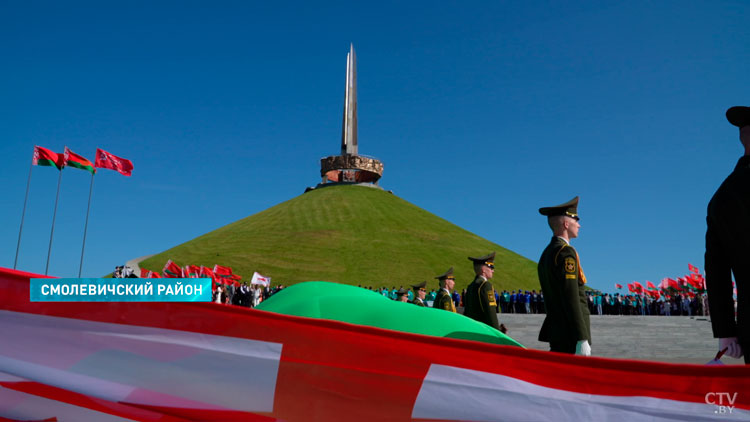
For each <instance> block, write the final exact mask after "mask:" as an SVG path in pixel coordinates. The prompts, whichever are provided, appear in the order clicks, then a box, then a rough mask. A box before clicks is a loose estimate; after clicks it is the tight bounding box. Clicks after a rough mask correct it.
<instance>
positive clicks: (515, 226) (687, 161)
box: [0, 0, 750, 291]
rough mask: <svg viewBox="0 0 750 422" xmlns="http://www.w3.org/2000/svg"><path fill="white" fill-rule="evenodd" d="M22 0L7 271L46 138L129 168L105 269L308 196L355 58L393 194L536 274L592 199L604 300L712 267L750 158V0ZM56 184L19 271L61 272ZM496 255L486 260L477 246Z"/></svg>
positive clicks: (10, 105)
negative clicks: (552, 209) (730, 113)
mask: <svg viewBox="0 0 750 422" xmlns="http://www.w3.org/2000/svg"><path fill="white" fill-rule="evenodd" d="M104 3H106V5H103V4H102V2H91V3H77V2H7V1H6V2H2V5H1V6H0V8H1V9H2V10H1V12H0V56H1V57H2V61H3V65H2V66H0V116H2V118H0V137H1V138H2V142H0V152H2V154H3V156H4V157H5V165H4V166H3V167H2V170H0V175H1V180H2V185H3V192H4V194H3V198H4V201H3V206H2V207H0V217H2V221H3V222H4V224H2V225H0V240H1V241H0V265H1V266H5V267H12V266H13V260H14V256H15V251H16V242H17V238H18V226H19V223H20V219H21V210H22V206H23V199H24V192H25V189H26V180H27V177H28V171H29V162H30V159H31V154H32V150H33V146H34V145H35V144H38V145H41V146H44V147H47V148H51V149H53V150H57V151H62V150H63V147H64V146H65V145H67V146H68V147H69V148H71V149H72V150H73V151H75V152H77V153H79V154H82V155H84V156H86V157H89V158H90V159H92V160H93V158H94V151H95V150H96V148H97V147H99V148H102V149H105V150H107V151H110V152H112V153H114V154H116V155H120V156H122V157H125V158H129V159H131V160H132V161H133V163H134V165H135V170H134V172H133V176H132V177H130V178H127V177H123V176H120V175H119V174H117V173H115V172H112V171H108V170H100V172H99V173H98V174H97V176H96V178H95V182H94V196H93V201H92V210H91V217H90V221H89V234H88V237H87V243H86V256H85V262H84V268H83V276H90V277H96V276H100V275H103V274H105V273H107V272H109V271H111V270H112V268H113V267H114V266H115V265H117V264H122V263H124V262H125V261H126V260H128V259H130V258H134V257H138V256H142V255H146V254H151V253H156V252H160V251H163V250H165V249H168V248H170V247H172V246H175V245H177V244H180V243H183V242H185V241H188V240H190V239H192V238H194V237H197V236H198V235H200V234H203V233H206V232H208V231H210V230H213V229H216V228H218V227H221V226H223V225H226V224H228V223H230V222H233V221H236V220H238V219H241V218H244V217H246V216H248V215H252V214H254V213H257V212H259V211H262V210H264V209H266V208H268V207H270V206H273V205H275V204H278V203H280V202H283V201H285V200H288V199H291V198H293V197H295V196H297V195H299V194H301V193H302V192H303V190H304V188H305V187H307V186H314V185H315V184H316V183H317V182H318V181H319V175H318V171H319V161H318V160H319V158H320V157H322V156H326V155H332V154H336V153H338V149H339V142H340V130H341V112H342V105H343V95H344V76H345V65H346V53H347V51H348V48H349V43H354V46H355V49H356V51H357V59H358V94H359V98H358V100H359V103H358V108H359V142H360V153H362V154H366V155H371V156H375V157H378V158H379V159H381V160H382V161H383V162H384V163H385V172H384V176H383V178H382V179H381V185H382V186H383V187H384V188H386V189H390V190H393V191H394V193H395V194H396V195H398V196H400V197H402V198H404V199H406V200H408V201H410V202H412V203H414V204H416V205H418V206H420V207H422V208H424V209H426V210H428V211H430V212H433V213H435V214H437V215H439V216H441V217H443V218H445V219H447V220H449V221H451V222H453V223H455V224H457V225H459V226H461V227H464V228H466V229H468V230H470V231H472V232H474V233H477V234H479V235H480V236H483V237H485V238H487V239H489V240H492V241H494V242H496V243H499V244H501V245H503V246H505V247H507V248H509V249H511V250H514V251H516V252H518V253H520V254H521V255H523V256H526V257H528V258H530V259H533V260H537V258H538V257H539V255H540V254H541V251H542V250H543V249H544V247H545V245H546V244H547V242H548V241H549V236H550V233H549V229H548V228H547V226H546V222H545V220H544V217H542V216H540V215H538V213H537V209H538V208H539V207H541V206H546V205H554V204H558V203H561V202H564V201H567V200H568V199H570V198H572V197H573V196H575V195H580V196H581V203H580V208H579V212H580V214H581V217H582V220H581V223H582V229H581V232H580V238H579V239H576V240H575V241H574V242H573V244H574V246H576V248H577V249H578V251H579V253H580V255H581V259H582V266H583V268H584V269H585V270H586V274H587V278H588V279H589V280H590V284H591V286H592V287H595V288H599V289H604V290H608V291H613V285H614V283H616V282H619V283H628V282H631V281H634V280H638V281H641V282H644V281H645V280H651V281H654V282H656V281H659V280H661V279H662V278H663V277H667V276H671V277H673V276H680V275H684V274H685V273H687V264H688V262H690V263H693V264H695V265H697V266H699V267H701V268H702V267H703V251H704V234H705V210H706V204H707V203H708V200H709V199H710V197H711V195H712V194H713V192H714V191H715V189H716V188H717V187H718V185H719V184H720V183H721V181H722V180H723V179H724V178H725V177H726V176H727V175H728V174H729V172H730V171H731V170H732V169H733V167H734V165H735V163H736V161H737V159H738V158H739V157H740V155H741V153H742V152H741V145H740V143H739V140H738V131H737V129H736V128H735V127H733V126H731V125H729V123H727V121H726V119H725V118H724V112H725V110H726V109H727V108H728V107H730V106H733V105H750V84H748V75H750V60H748V58H749V57H750V25H748V22H750V3H748V2H746V1H741V0H738V1H659V2H648V1H634V2H624V3H623V2H585V3H580V4H578V5H569V4H566V2H552V1H545V2H542V1H529V2H510V1H508V2H505V1H496V2H460V3H459V2H444V3H442V4H439V5H436V4H434V3H435V2H377V4H376V3H375V2H370V3H366V4H365V3H361V2H360V3H359V4H355V3H358V2H325V3H324V4H311V3H310V2H257V3H256V2H177V1H175V2H119V3H116V2H104ZM57 175H58V173H57V171H56V170H54V169H52V168H49V167H35V168H34V169H33V173H32V180H31V191H30V196H29V203H28V208H27V213H26V220H25V225H24V233H23V239H22V244H21V253H20V257H19V263H18V268H19V269H23V270H27V271H32V272H39V273H43V272H44V267H45V262H46V256H47V246H48V242H49V231H50V224H51V219H52V209H53V204H54V195H55V188H56V184H57ZM89 181H90V175H89V173H87V172H84V171H80V170H76V169H65V170H64V171H63V177H62V187H61V198H60V204H59V208H58V215H57V223H56V229H55V237H54V244H53V249H52V258H51V262H50V274H53V275H58V276H64V277H74V276H77V274H78V266H79V260H80V251H81V241H82V235H83V225H84V219H85V212H86V201H87V198H88V189H89ZM477 252H478V253H480V252H483V251H477Z"/></svg>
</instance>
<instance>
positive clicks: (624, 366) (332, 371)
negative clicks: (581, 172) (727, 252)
mask: <svg viewBox="0 0 750 422" xmlns="http://www.w3.org/2000/svg"><path fill="white" fill-rule="evenodd" d="M257 275H259V274H256V276H257ZM44 277H45V276H40V275H37V274H31V273H25V272H21V271H15V270H11V269H7V268H0V298H2V300H0V421H6V420H25V421H29V420H55V421H57V422H66V421H75V422H78V421H153V422H157V421H158V422H185V421H216V422H218V421H222V422H231V421H285V422H296V421H326V422H329V421H330V422H339V421H340V422H344V421H346V422H349V421H404V422H414V421H419V422H427V421H497V420H503V421H556V422H557V421H630V420H634V421H641V420H648V421H664V422H674V421H683V420H690V421H732V420H745V421H746V420H750V382H748V380H749V379H750V366H746V365H732V366H729V365H727V366H724V365H720V366H703V365H683V364H665V363H659V362H645V361H636V360H626V359H605V358H598V357H582V356H573V355H564V354H559V353H553V352H547V351H541V350H531V349H524V348H522V347H515V346H505V345H496V344H488V343H481V342H477V341H470V340H459V339H453V338H443V337H435V336H428V335H419V334H413V333H407V332H400V331H392V330H386V329H382V328H376V327H369V326H364V325H355V324H348V323H344V322H340V321H332V320H323V319H314V318H302V317H297V316H291V315H282V314H277V313H273V312H266V311H259V310H256V309H249V308H245V307H241V306H224V305H220V304H215V303H192V302H187V303H179V302H170V303H156V302H111V303H96V302H69V303H66V302H31V301H29V297H30V294H29V293H30V292H29V278H44ZM261 277H262V276H261ZM403 306H412V305H407V304H403ZM427 311H434V312H443V311H439V310H438V311H435V310H431V309H425V315H427V314H429V312H427ZM676 346H677V345H676Z"/></svg>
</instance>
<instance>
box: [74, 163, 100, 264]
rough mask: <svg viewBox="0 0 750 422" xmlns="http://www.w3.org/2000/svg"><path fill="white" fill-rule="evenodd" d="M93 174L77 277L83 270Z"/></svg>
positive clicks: (92, 182)
mask: <svg viewBox="0 0 750 422" xmlns="http://www.w3.org/2000/svg"><path fill="white" fill-rule="evenodd" d="M94 174H96V173H91V186H89V205H88V206H87V207H86V224H85V225H84V226H83V246H81V265H80V266H79V267H78V278H81V271H83V251H84V250H85V249H86V232H87V231H88V228H89V211H90V210H91V193H92V192H93V191H94Z"/></svg>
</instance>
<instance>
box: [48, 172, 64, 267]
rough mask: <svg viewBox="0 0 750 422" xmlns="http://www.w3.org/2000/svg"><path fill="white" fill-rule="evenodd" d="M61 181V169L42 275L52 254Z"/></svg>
mask: <svg viewBox="0 0 750 422" xmlns="http://www.w3.org/2000/svg"><path fill="white" fill-rule="evenodd" d="M61 181H62V169H60V177H58V178H57V194H56V195H55V211H54V212H53V213H52V231H50V233H49V249H47V266H46V267H45V268H44V275H47V273H48V272H49V256H50V254H51V253H52V235H53V234H55V217H57V201H58V199H60V182H61Z"/></svg>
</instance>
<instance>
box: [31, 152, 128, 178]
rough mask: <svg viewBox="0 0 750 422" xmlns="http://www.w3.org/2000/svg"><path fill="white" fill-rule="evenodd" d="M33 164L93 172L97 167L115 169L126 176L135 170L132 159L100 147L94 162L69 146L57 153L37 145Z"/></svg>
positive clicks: (32, 160)
mask: <svg viewBox="0 0 750 422" xmlns="http://www.w3.org/2000/svg"><path fill="white" fill-rule="evenodd" d="M31 165H33V166H55V167H57V169H58V170H62V169H63V167H65V166H68V167H75V168H78V169H81V170H86V171H89V172H91V173H92V174H93V173H96V168H105V169H110V170H115V171H117V172H119V173H120V174H122V175H124V176H130V175H131V174H132V172H133V163H132V162H131V161H130V160H128V159H125V158H121V157H118V156H116V155H114V154H110V153H109V152H107V151H104V150H103V149H99V148H97V149H96V162H95V163H93V164H92V163H91V161H89V160H88V159H87V158H85V157H84V156H82V155H78V154H76V153H75V152H73V151H72V150H71V149H70V148H68V147H65V150H64V152H62V153H57V152H53V151H51V150H49V149H47V148H43V147H40V146H38V145H37V146H34V155H33V156H32V158H31Z"/></svg>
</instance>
